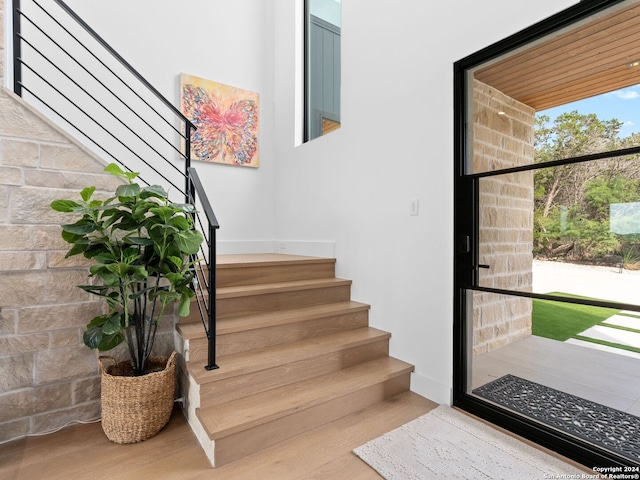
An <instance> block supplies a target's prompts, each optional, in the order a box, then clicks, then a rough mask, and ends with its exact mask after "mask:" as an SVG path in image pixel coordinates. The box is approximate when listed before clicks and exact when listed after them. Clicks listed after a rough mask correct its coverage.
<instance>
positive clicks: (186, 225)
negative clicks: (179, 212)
mask: <svg viewBox="0 0 640 480" xmlns="http://www.w3.org/2000/svg"><path fill="white" fill-rule="evenodd" d="M169 224H170V225H172V226H174V227H176V228H177V229H178V230H191V222H190V221H189V220H187V219H186V218H185V217H182V216H179V217H173V218H172V219H171V220H170V221H169Z"/></svg>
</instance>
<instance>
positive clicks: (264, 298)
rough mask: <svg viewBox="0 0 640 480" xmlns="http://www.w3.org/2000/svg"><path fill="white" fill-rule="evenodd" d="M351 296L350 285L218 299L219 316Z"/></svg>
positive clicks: (270, 310)
mask: <svg viewBox="0 0 640 480" xmlns="http://www.w3.org/2000/svg"><path fill="white" fill-rule="evenodd" d="M350 297H351V286H350V285H348V284H347V285H337V286H331V287H318V288H312V289H307V290H293V291H284V292H277V293H268V294H262V295H247V296H242V297H230V298H223V299H220V298H219V299H218V301H217V303H216V309H217V313H218V318H224V317H237V316H239V315H250V314H254V313H260V312H274V311H277V310H286V309H292V308H301V307H306V306H311V305H324V304H327V303H335V302H346V301H348V300H350Z"/></svg>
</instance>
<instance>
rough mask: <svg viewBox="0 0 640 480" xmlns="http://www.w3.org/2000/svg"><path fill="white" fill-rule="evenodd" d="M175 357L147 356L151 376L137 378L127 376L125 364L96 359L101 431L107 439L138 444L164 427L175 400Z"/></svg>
mask: <svg viewBox="0 0 640 480" xmlns="http://www.w3.org/2000/svg"><path fill="white" fill-rule="evenodd" d="M176 355H177V354H176V352H173V353H172V354H171V356H170V357H169V359H167V358H166V357H149V360H148V363H147V370H148V371H150V372H152V373H148V374H146V375H142V376H139V377H134V376H130V372H131V365H130V363H129V362H128V361H125V362H118V363H116V361H115V360H114V359H113V358H111V357H100V359H99V363H100V369H101V370H102V380H101V387H102V392H101V395H100V396H101V400H102V430H104V433H105V435H106V436H107V438H108V439H109V440H111V441H112V442H114V443H136V442H141V441H143V440H146V439H148V438H151V437H153V436H154V435H155V434H157V433H158V432H159V431H160V430H161V429H162V427H164V426H165V425H166V424H167V422H168V421H169V418H170V417H171V412H172V410H173V403H174V397H175V388H176ZM108 362H111V364H110V365H105V363H108Z"/></svg>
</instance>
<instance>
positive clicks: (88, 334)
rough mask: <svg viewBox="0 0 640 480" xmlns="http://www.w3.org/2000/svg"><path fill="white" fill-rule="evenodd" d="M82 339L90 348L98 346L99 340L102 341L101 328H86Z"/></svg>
mask: <svg viewBox="0 0 640 480" xmlns="http://www.w3.org/2000/svg"><path fill="white" fill-rule="evenodd" d="M82 341H83V342H84V344H85V345H86V346H87V347H89V348H90V349H92V350H94V349H96V348H98V346H99V345H100V342H101V341H102V328H100V327H91V328H87V330H86V331H85V332H84V334H83V335H82Z"/></svg>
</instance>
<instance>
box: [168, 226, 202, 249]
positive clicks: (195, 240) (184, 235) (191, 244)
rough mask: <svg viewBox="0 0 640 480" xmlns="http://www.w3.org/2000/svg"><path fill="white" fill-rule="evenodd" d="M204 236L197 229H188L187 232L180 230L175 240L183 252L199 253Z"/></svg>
mask: <svg viewBox="0 0 640 480" xmlns="http://www.w3.org/2000/svg"><path fill="white" fill-rule="evenodd" d="M203 240H204V237H203V236H202V233H200V232H199V231H197V230H188V231H186V232H178V233H176V235H175V242H176V245H177V246H178V248H179V249H180V251H181V252H183V253H189V254H194V253H198V249H199V248H200V245H201V244H202V241H203Z"/></svg>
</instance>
